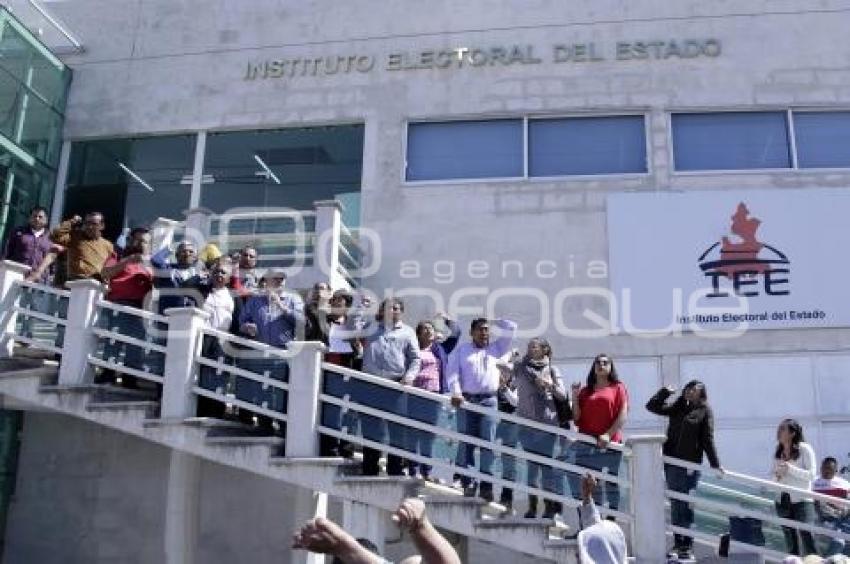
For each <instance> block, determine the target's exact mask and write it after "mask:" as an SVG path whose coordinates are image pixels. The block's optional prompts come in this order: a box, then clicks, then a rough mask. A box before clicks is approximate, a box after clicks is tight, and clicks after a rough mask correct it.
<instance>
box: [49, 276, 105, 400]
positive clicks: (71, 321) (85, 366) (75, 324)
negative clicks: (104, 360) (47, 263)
mask: <svg viewBox="0 0 850 564" xmlns="http://www.w3.org/2000/svg"><path fill="white" fill-rule="evenodd" d="M67 286H68V288H69V289H70V290H71V297H70V299H69V300H68V318H67V320H66V325H65V340H64V342H63V344H62V362H60V363H59V384H60V385H64V386H75V385H80V384H88V383H91V382H92V380H93V379H94V378H93V375H94V369H93V368H92V366H91V365H90V364H89V361H88V355H89V353H91V352H93V351H94V350H95V347H96V346H97V337H96V336H95V334H94V332H93V331H92V329H93V328H94V324H95V322H96V321H97V307H96V306H97V302H98V301H100V299H101V298H103V285H102V284H101V283H100V282H98V281H97V280H89V279H85V280H74V281H72V282H68V284H67Z"/></svg>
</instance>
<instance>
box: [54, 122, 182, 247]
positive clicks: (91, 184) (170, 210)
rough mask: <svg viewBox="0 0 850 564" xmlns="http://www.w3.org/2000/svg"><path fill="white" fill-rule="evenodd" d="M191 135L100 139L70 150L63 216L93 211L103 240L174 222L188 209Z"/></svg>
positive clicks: (77, 144) (76, 144)
mask: <svg viewBox="0 0 850 564" xmlns="http://www.w3.org/2000/svg"><path fill="white" fill-rule="evenodd" d="M195 138H196V136H195V135H171V136H162V137H145V138H141V139H126V138H125V139H103V140H98V141H80V142H74V143H73V144H72V145H71V159H70V163H69V167H68V180H67V191H66V196H65V212H64V213H65V215H66V216H67V215H71V214H75V213H76V214H80V215H83V214H84V213H85V212H88V211H92V210H97V211H100V212H103V213H104V214H105V216H106V218H107V225H106V236H108V237H109V238H113V239H114V238H115V237H117V236H118V234H119V233H120V232H121V229H122V227H131V228H132V227H137V226H142V225H150V224H151V223H152V222H153V221H154V220H156V219H157V218H159V217H165V218H169V219H175V220H180V219H182V218H183V212H184V211H185V210H186V209H187V208H188V207H189V194H190V192H191V180H190V178H191V176H190V175H191V174H192V168H193V163H194V158H195Z"/></svg>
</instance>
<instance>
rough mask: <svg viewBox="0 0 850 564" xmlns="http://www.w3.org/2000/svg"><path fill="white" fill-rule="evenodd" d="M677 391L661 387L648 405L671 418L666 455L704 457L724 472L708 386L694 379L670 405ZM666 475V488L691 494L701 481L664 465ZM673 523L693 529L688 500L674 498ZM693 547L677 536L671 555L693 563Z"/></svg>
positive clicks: (689, 459)
mask: <svg viewBox="0 0 850 564" xmlns="http://www.w3.org/2000/svg"><path fill="white" fill-rule="evenodd" d="M675 391H676V390H675V389H674V388H672V387H665V388H661V389H660V390H658V392H657V393H656V394H655V395H654V396H652V398H651V399H650V400H649V403H647V404H646V409H647V410H649V411H650V412H651V413H654V414H656V415H661V416H662V417H668V418H669V419H670V422H669V424H668V426H667V440H666V441H665V442H664V455H665V456H670V457H673V458H678V459H680V460H685V461H687V462H693V463H694V464H702V458H703V454H705V455H706V456H708V462H709V464H711V467H712V468H716V469H718V470H720V471H721V472H723V468H721V466H720V458H718V456H717V448H716V447H715V445H714V415H713V413H712V411H711V407H710V406H709V405H708V393H707V392H706V389H705V384H703V383H702V382H700V381H699V380H691V381H690V382H688V383H687V384H686V385H685V388H684V389H683V390H682V394H681V395H680V396H679V397H678V398H676V400H675V401H673V402H672V403H668V401H667V400H668V398H670V396H672V395H673V394H674V393H675ZM664 475H665V478H666V480H667V487H668V488H670V489H671V490H673V491H675V492H679V493H683V494H690V493H691V491H692V490H695V489H696V487H697V484H698V483H699V479H700V473H699V471H696V470H693V471H692V470H688V469H687V468H682V467H681V466H675V465H672V464H665V465H664ZM670 522H671V523H672V524H673V525H676V526H677V527H682V528H684V529H690V528H691V526H692V525H693V523H694V510H693V508H692V507H691V505H690V504H689V503H688V502H686V501H681V500H678V499H671V500H670ZM693 544H694V539H693V538H692V537H689V536H686V535H680V534H675V535H674V545H673V551H672V553H671V556H675V557H677V558H679V559H680V560H693V557H694V555H693Z"/></svg>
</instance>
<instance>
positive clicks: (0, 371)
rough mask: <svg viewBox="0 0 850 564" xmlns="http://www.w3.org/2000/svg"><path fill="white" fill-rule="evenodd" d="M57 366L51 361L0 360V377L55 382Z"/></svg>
mask: <svg viewBox="0 0 850 564" xmlns="http://www.w3.org/2000/svg"><path fill="white" fill-rule="evenodd" d="M58 374H59V364H58V363H57V362H55V361H51V360H42V359H32V358H14V357H13V358H0V376H3V377H6V378H41V379H42V380H43V381H44V382H49V381H50V380H55V379H56V378H57V376H58Z"/></svg>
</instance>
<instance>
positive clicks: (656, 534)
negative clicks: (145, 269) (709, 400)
mask: <svg viewBox="0 0 850 564" xmlns="http://www.w3.org/2000/svg"><path fill="white" fill-rule="evenodd" d="M22 277H23V270H22V267H21V266H20V265H15V264H14V263H8V262H4V263H2V266H0V303H3V304H8V303H10V302H9V300H11V299H13V296H14V292H15V291H16V289H15V282H16V281H19V280H21V279H22ZM69 288H70V290H71V297H70V302H69V309H68V331H67V333H66V337H65V341H64V345H63V348H62V353H63V354H62V357H63V358H62V363H61V368H60V372H59V374H60V383H62V384H73V385H78V384H82V383H88V382H91V367H90V365H89V363H88V360H87V359H88V355H89V353H91V352H92V351H93V350H94V347H95V345H96V338H95V336H94V334H93V333H92V328H93V327H94V324H95V323H96V309H97V308H96V304H97V302H98V300H100V299H101V298H102V293H103V289H102V286H101V285H100V284H99V283H97V282H95V281H91V280H81V281H75V282H71V283H70V284H69ZM166 316H167V317H168V320H169V324H168V325H169V326H168V333H167V335H168V342H167V345H166V359H165V370H164V385H163V396H162V402H161V417H162V418H163V419H164V420H179V419H185V418H189V417H193V416H194V415H195V405H196V396H195V394H194V392H193V388H194V386H195V381H196V380H195V379H196V366H197V363H196V362H195V358H196V356H197V354H198V350H199V347H200V344H201V332H202V328H203V327H204V322H205V319H206V317H207V314H205V313H204V312H203V311H201V310H198V309H196V308H175V309H171V310H168V311H167V312H166ZM12 319H13V316H8V315H7V317H5V318H4V319H3V324H2V330H3V335H2V336H3V338H4V348H3V352H4V353H5V354H11V352H12V350H11V345H9V344H8V343H9V342H10V339H9V338H8V335H9V334H10V333H11V332H13V331H14V327H15V326H14V323H13V321H12ZM290 349H291V350H292V351H293V356H292V357H291V358H290V359H289V360H288V363H289V367H290V371H289V374H290V377H289V384H288V386H289V394H288V398H289V401H288V406H287V429H288V431H289V432H288V436H287V441H286V456H287V458H292V459H310V458H314V457H316V456H318V455H319V435H318V432H317V427H318V426H319V424H320V406H321V402H320V401H319V395H320V394H321V380H322V355H323V353H324V350H325V349H324V346H323V345H322V344H321V343H318V342H294V343H292V344H291V346H290ZM663 440H664V438H663V437H661V436H647V437H632V438H630V439H629V440H628V442H627V445H628V447H629V449H630V450H631V461H630V467H631V475H630V477H629V479H630V482H631V488H630V489H631V500H632V506H631V508H630V510H629V513H630V514H631V515H632V516H633V517H634V520H633V525H632V526H633V530H632V535H631V536H632V539H633V541H632V544H633V556H634V557H635V558H636V561H637V562H639V563H640V562H647V563H650V562H651V563H653V564H654V563H657V562H661V561H663V559H664V555H665V552H666V538H665V530H666V527H665V511H666V510H665V505H664V491H665V486H664V478H663V459H662V453H661V445H662V443H663ZM198 480H199V472H198V461H197V459H195V458H194V457H193V456H191V455H189V454H186V453H182V452H180V453H178V452H177V451H175V452H174V456H173V457H172V460H171V468H170V471H169V481H168V503H167V505H168V515H167V518H166V520H167V521H168V523H169V527H167V528H168V530H169V531H172V533H168V534H166V536H165V538H164V539H163V543H164V547H165V554H166V557H167V561H168V562H173V563H188V562H191V561H192V558H193V553H194V547H195V546H196V545H195V543H196V539H195V538H194V537H195V535H196V534H197V518H198V516H197V511H198V504H197V499H196V496H197V492H198ZM302 489H303V491H302V492H300V495H298V496H296V499H295V503H294V504H293V508H292V509H293V511H294V512H295V513H296V521H305V520H307V519H310V518H313V517H317V516H323V515H325V514H326V511H327V504H328V500H327V494H326V493H324V492H320V491H314V490H311V489H308V488H302ZM374 501H375V500H370V499H362V500H349V502H348V503H346V504H345V505H344V509H345V511H344V521H345V522H346V523H349V524H351V526H352V527H354V528H356V529H358V530H363V532H368V531H371V532H380V531H383V530H384V529H383V527H385V525H386V523H387V513H386V508H385V507H383V506H381V504H379V503H375V502H374ZM364 519H365V521H364ZM174 531H179V534H175V533H174ZM378 540H381V539H378ZM294 561H297V562H299V563H301V562H303V563H308V562H309V563H318V562H321V561H323V558H322V557H320V556H317V555H309V554H307V553H303V552H302V553H299V554H298V556H297V558H296V560H294Z"/></svg>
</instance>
